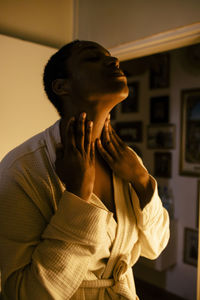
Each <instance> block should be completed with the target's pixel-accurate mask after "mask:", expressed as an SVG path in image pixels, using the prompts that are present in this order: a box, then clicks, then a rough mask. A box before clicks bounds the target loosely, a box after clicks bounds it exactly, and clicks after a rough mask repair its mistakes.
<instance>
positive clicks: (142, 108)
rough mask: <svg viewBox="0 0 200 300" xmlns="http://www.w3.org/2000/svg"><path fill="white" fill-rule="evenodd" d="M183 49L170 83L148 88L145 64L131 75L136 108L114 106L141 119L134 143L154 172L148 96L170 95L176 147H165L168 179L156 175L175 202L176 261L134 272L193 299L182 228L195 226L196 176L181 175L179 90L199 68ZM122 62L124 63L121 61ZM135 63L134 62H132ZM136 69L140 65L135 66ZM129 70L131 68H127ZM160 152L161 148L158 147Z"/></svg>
mask: <svg viewBox="0 0 200 300" xmlns="http://www.w3.org/2000/svg"><path fill="white" fill-rule="evenodd" d="M184 53H185V52H183V51H182V50H181V49H177V50H174V51H172V52H171V54H170V87H169V88H167V89H154V90H150V89H149V70H148V69H146V71H145V68H144V72H143V74H141V75H137V76H134V77H132V80H133V81H139V84H140V90H139V112H138V113H126V114H122V113H121V112H120V111H121V109H120V105H119V106H118V107H117V119H116V120H115V121H114V123H115V122H116V121H142V122H143V133H144V135H143V142H142V143H135V145H136V146H138V148H139V149H140V150H141V152H142V157H143V160H144V163H145V165H146V166H147V168H148V170H149V171H150V173H151V174H154V152H156V150H150V149H148V148H147V126H148V125H149V124H150V120H149V115H150V114H149V108H150V98H151V97H154V96H165V95H169V97H170V120H169V123H170V124H175V127H176V130H175V131H176V132H175V134H176V143H175V149H172V150H166V151H167V152H168V151H169V152H171V153H172V177H171V178H170V179H168V178H167V179H164V178H157V179H158V182H159V184H160V185H161V186H164V185H167V186H168V187H170V188H171V189H172V192H173V199H174V205H175V218H176V219H177V220H178V241H177V245H178V248H177V264H176V265H175V266H174V267H172V268H170V269H169V270H168V271H167V272H158V271H157V272H156V271H153V270H151V269H149V268H146V267H143V266H142V265H137V266H136V267H135V269H134V268H133V269H134V270H135V274H136V275H137V276H138V277H139V278H142V279H144V280H146V281H148V282H150V283H152V284H155V285H157V286H159V287H162V288H165V289H166V290H168V291H169V292H172V293H174V294H176V295H179V296H181V297H183V298H185V299H187V300H194V299H196V296H195V295H196V277H197V268H196V267H194V266H191V265H188V264H185V263H184V262H183V245H184V228H185V227H189V228H196V213H197V211H196V209H197V207H196V205H197V181H198V179H197V178H195V177H187V176H180V174H179V157H180V132H181V128H180V119H181V116H180V111H181V94H180V92H181V90H182V89H191V88H199V86H200V85H199V82H200V69H198V68H197V69H194V68H192V67H191V66H190V65H189V63H186V60H187V57H186V56H184V55H185V54H184ZM122 66H123V63H122ZM135 66H137V64H135ZM138 69H140V68H139V67H138ZM130 70H131V68H130ZM157 151H159V152H160V150H157Z"/></svg>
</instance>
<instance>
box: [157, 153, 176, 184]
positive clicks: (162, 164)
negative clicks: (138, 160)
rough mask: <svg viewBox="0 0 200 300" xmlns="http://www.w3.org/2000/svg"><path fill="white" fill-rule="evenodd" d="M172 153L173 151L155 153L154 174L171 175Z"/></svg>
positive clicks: (168, 176)
mask: <svg viewBox="0 0 200 300" xmlns="http://www.w3.org/2000/svg"><path fill="white" fill-rule="evenodd" d="M171 169H172V154H171V152H155V153H154V175H155V176H156V177H164V178H170V177H171Z"/></svg>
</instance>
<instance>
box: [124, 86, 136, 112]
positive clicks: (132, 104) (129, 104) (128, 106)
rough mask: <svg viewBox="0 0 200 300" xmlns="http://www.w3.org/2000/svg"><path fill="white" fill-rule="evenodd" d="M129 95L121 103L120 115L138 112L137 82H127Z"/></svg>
mask: <svg viewBox="0 0 200 300" xmlns="http://www.w3.org/2000/svg"><path fill="white" fill-rule="evenodd" d="M128 87H129V95H128V97H127V98H126V99H125V100H124V101H122V103H121V112H122V113H133V112H138V102H139V82H138V81H133V82H128Z"/></svg>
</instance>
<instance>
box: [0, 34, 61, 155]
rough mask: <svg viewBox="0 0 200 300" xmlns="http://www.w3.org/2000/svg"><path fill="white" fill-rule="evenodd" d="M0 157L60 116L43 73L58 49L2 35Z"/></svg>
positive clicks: (0, 49) (0, 62) (0, 54)
mask: <svg viewBox="0 0 200 300" xmlns="http://www.w3.org/2000/svg"><path fill="white" fill-rule="evenodd" d="M0 44H1V47H0V66H1V75H0V77H1V79H0V94H1V101H0V128H1V130H0V141H1V147H0V160H1V159H2V158H3V156H4V155H5V154H6V153H7V152H8V151H9V150H11V149H12V148H14V147H15V146H17V145H19V144H20V143H22V142H23V141H25V140H26V139H28V138H29V137H31V136H33V135H34V134H36V133H38V132H40V131H41V130H44V129H45V128H46V127H48V126H50V125H51V124H53V123H54V122H55V121H56V120H57V119H58V118H59V117H58V114H57V112H56V110H55V109H54V107H53V106H52V105H51V103H50V102H49V101H48V100H47V98H46V95H45V94H44V92H43V85H42V74H43V68H44V65H45V64H46V62H47V59H48V58H49V57H50V56H51V55H52V54H53V53H54V52H55V51H56V49H53V48H49V47H45V46H41V45H37V44H33V43H30V42H25V41H21V40H18V39H15V38H10V37H7V36H3V35H0Z"/></svg>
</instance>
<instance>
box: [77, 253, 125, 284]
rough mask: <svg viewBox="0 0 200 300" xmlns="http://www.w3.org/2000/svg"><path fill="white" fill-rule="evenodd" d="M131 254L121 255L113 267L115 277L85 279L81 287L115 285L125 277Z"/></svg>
mask: <svg viewBox="0 0 200 300" xmlns="http://www.w3.org/2000/svg"><path fill="white" fill-rule="evenodd" d="M129 260H130V256H129V255H120V256H119V258H118V260H117V262H116V264H115V266H114V269H113V278H108V279H96V280H83V281H82V283H81V285H80V287H82V288H107V287H112V286H114V285H115V283H116V282H118V281H121V280H123V279H124V276H125V274H126V272H127V270H128V268H129V266H128V263H129Z"/></svg>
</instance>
